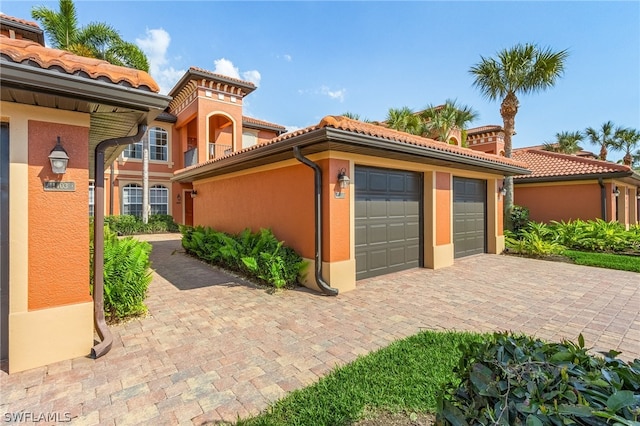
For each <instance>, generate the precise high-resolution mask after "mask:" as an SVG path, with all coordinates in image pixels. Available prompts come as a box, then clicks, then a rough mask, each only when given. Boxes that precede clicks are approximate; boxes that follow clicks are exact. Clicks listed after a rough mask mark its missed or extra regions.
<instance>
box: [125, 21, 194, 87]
mask: <svg viewBox="0 0 640 426" xmlns="http://www.w3.org/2000/svg"><path fill="white" fill-rule="evenodd" d="M146 33H147V34H146V37H145V38H137V39H136V44H137V45H138V47H140V49H142V51H143V52H144V53H145V54H146V55H147V58H148V59H149V74H151V77H153V79H154V80H155V81H156V82H157V83H158V85H159V86H160V93H163V94H167V93H169V91H170V90H171V89H172V88H173V86H174V85H175V84H176V83H177V82H178V80H179V79H180V77H182V76H183V75H184V73H185V72H186V70H184V69H175V68H174V67H172V66H168V64H169V60H168V59H167V50H168V49H169V44H170V43H171V36H170V35H169V33H168V32H166V31H165V30H164V29H162V28H157V29H150V30H149V29H147V32H146Z"/></svg>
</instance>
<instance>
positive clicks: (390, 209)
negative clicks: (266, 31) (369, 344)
mask: <svg viewBox="0 0 640 426" xmlns="http://www.w3.org/2000/svg"><path fill="white" fill-rule="evenodd" d="M527 172H528V171H527V169H526V167H525V166H524V165H523V164H522V163H519V162H517V161H515V160H511V159H507V158H504V157H500V156H495V155H488V154H484V153H482V152H476V151H473V150H470V149H467V148H462V147H458V146H454V145H450V144H447V143H442V142H437V141H434V140H431V139H426V138H422V137H418V136H413V135H409V134H406V133H402V132H397V131H394V130H391V129H387V128H384V127H382V126H379V125H375V124H368V123H363V122H360V121H356V120H351V119H348V118H346V117H333V116H328V117H325V118H324V119H323V120H322V121H321V122H320V123H319V124H318V125H316V126H311V127H308V128H305V129H302V130H298V131H296V132H292V133H287V134H284V135H282V136H280V137H277V138H274V139H272V140H270V141H268V142H267V143H264V144H261V145H256V146H253V147H250V148H247V149H244V150H242V151H240V152H235V153H233V154H232V155H228V156H225V157H221V158H214V159H211V160H209V161H206V162H202V163H200V164H196V165H193V166H190V167H187V168H185V169H183V170H179V171H177V172H176V174H175V177H174V181H175V182H177V183H180V184H181V185H193V190H194V193H195V194H196V196H195V198H193V199H192V201H193V222H194V223H195V224H197V225H205V226H211V227H213V228H215V229H218V230H221V231H226V232H239V231H242V230H243V229H244V228H246V227H249V228H252V229H253V230H257V229H259V228H271V229H272V230H273V232H274V233H275V235H276V236H277V237H278V238H280V239H282V240H284V241H285V242H286V244H287V245H289V246H291V247H293V248H294V249H295V250H296V251H298V252H299V253H301V254H302V256H303V257H304V258H306V259H307V260H310V261H311V266H310V268H309V273H308V274H307V277H306V279H305V284H306V285H308V286H310V287H315V288H320V289H322V290H324V291H325V292H328V293H331V292H332V291H333V290H332V289H331V288H334V289H339V290H342V291H345V290H351V289H353V288H355V283H356V280H359V279H361V278H366V277H371V276H376V275H382V274H386V273H389V272H393V271H398V270H402V269H407V268H412V267H417V266H424V267H428V268H440V267H443V266H448V265H451V264H453V262H454V258H459V257H463V256H467V255H471V254H477V253H500V252H502V250H503V248H504V237H503V232H502V229H503V226H502V198H501V196H500V189H501V185H502V180H503V176H504V175H517V174H522V173H527ZM347 178H348V179H347ZM347 180H350V183H348V182H347ZM316 203H317V204H316ZM314 206H315V207H314ZM318 237H320V238H318ZM320 242H321V244H320ZM320 246H321V247H320ZM316 261H318V262H322V263H321V264H319V265H317V264H316ZM320 266H321V268H320ZM314 271H316V272H318V273H319V274H318V275H315V274H314ZM323 283H324V284H323ZM325 284H327V285H329V286H330V287H331V288H328V287H327V286H326V285H325Z"/></svg>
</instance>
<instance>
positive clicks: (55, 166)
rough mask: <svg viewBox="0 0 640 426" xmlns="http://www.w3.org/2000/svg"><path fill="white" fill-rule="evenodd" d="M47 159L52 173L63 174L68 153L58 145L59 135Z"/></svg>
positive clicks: (67, 161) (67, 160)
mask: <svg viewBox="0 0 640 426" xmlns="http://www.w3.org/2000/svg"><path fill="white" fill-rule="evenodd" d="M49 161H50V162H51V170H52V171H53V173H55V174H58V175H63V174H64V173H65V172H66V171H67V164H68V163H69V155H67V151H65V150H64V148H63V147H62V145H60V136H58V142H57V143H56V146H55V147H53V149H52V150H51V152H50V153H49Z"/></svg>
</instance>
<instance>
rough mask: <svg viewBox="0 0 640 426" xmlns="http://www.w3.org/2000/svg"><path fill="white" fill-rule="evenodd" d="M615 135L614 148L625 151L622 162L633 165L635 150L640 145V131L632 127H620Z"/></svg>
mask: <svg viewBox="0 0 640 426" xmlns="http://www.w3.org/2000/svg"><path fill="white" fill-rule="evenodd" d="M615 136H616V141H615V142H614V145H613V147H614V149H616V150H619V151H624V157H623V158H622V162H623V163H624V164H625V165H626V166H631V165H632V164H633V162H634V161H633V160H634V154H633V150H634V149H635V148H636V147H638V145H640V132H639V131H638V130H636V129H632V128H627V129H618V131H617V132H615Z"/></svg>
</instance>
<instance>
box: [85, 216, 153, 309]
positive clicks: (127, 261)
mask: <svg viewBox="0 0 640 426" xmlns="http://www.w3.org/2000/svg"><path fill="white" fill-rule="evenodd" d="M92 237H93V235H92ZM90 251H91V253H93V238H91V241H90ZM150 252H151V244H149V243H147V242H145V241H138V240H135V239H133V238H132V237H125V238H118V235H117V234H116V233H115V232H112V231H111V230H109V228H108V227H107V226H105V228H104V311H105V317H106V319H107V320H108V321H118V320H122V319H125V318H127V317H132V316H137V315H141V314H144V313H146V311H147V307H146V306H145V304H144V299H145V298H146V295H147V288H148V287H149V284H150V283H151V278H152V276H151V270H150V269H149V266H150V265H151V262H150V261H149V253H150ZM90 258H91V269H90V270H93V255H91V257H90ZM90 277H91V280H90V281H91V282H90V284H91V289H92V291H93V274H90Z"/></svg>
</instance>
